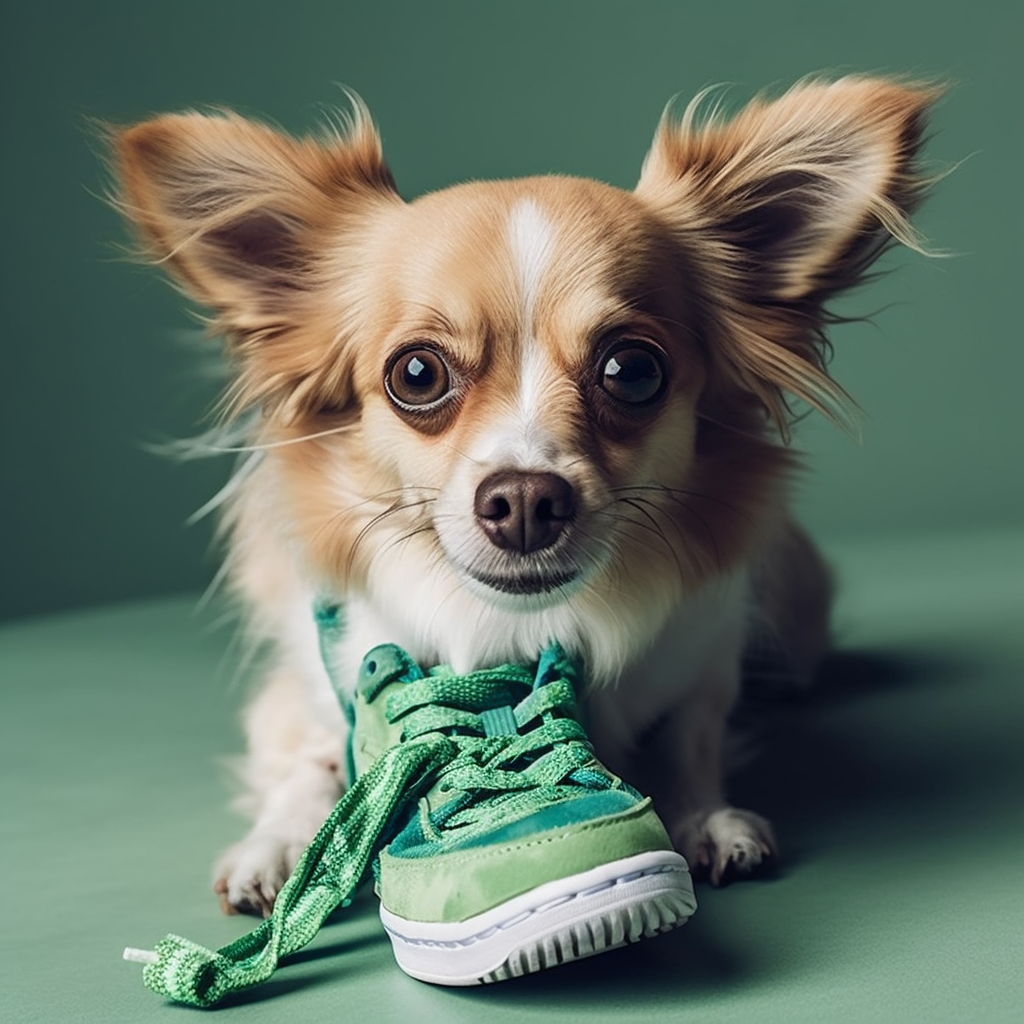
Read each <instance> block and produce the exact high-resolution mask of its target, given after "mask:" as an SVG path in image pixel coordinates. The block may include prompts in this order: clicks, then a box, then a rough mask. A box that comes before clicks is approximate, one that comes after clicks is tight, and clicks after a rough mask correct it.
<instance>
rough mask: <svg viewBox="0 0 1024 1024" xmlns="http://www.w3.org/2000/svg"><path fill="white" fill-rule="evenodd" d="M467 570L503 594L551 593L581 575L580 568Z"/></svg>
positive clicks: (481, 581) (487, 585)
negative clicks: (533, 570)
mask: <svg viewBox="0 0 1024 1024" xmlns="http://www.w3.org/2000/svg"><path fill="white" fill-rule="evenodd" d="M466 572H467V573H468V574H469V575H470V576H471V577H472V578H473V579H475V580H476V581H477V583H482V584H484V586H486V587H490V588H491V589H492V590H497V591H499V592H500V593H502V594H516V595H527V594H550V593H553V592H554V591H556V590H560V589H561V588H562V587H564V586H566V585H567V584H569V583H572V582H573V581H574V580H575V579H576V578H577V577H578V576H579V574H580V573H579V569H568V570H558V571H552V572H543V573H542V572H521V573H506V574H503V573H493V572H481V571H479V570H476V569H470V568H467V569H466Z"/></svg>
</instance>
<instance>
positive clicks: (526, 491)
mask: <svg viewBox="0 0 1024 1024" xmlns="http://www.w3.org/2000/svg"><path fill="white" fill-rule="evenodd" d="M575 510H576V502H575V496H574V494H573V490H572V484H570V483H569V481H568V480H566V479H565V478H564V477H560V476H558V474H557V473H523V472H520V471H518V470H507V471H505V472H501V473H492V474H491V475H490V476H489V477H487V478H486V479H484V480H483V481H481V483H480V486H479V487H478V488H477V489H476V499H475V500H474V502H473V511H474V512H475V513H476V520H477V522H478V523H479V524H480V528H481V529H482V530H483V531H484V533H486V534H487V537H488V539H489V540H490V542H491V543H492V544H493V545H494V546H495V547H499V548H508V549H510V550H513V551H518V552H519V553H520V554H522V555H525V554H529V552H531V551H540V550H541V549H542V548H546V547H550V546H551V545H552V544H554V543H555V541H556V540H558V536H559V534H560V533H561V532H562V530H563V529H564V527H565V524H566V523H567V522H568V521H569V520H570V519H572V516H573V513H574V512H575Z"/></svg>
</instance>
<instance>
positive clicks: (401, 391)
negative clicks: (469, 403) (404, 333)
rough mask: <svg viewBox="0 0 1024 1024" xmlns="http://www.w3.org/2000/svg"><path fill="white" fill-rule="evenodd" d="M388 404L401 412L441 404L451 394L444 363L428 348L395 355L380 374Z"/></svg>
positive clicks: (449, 380) (406, 350)
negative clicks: (393, 405)
mask: <svg viewBox="0 0 1024 1024" xmlns="http://www.w3.org/2000/svg"><path fill="white" fill-rule="evenodd" d="M384 386H385V387H386V388H387V392H388V396H389V397H390V398H391V400H392V401H393V402H394V403H395V404H396V405H398V406H399V407H401V408H403V409H423V408H426V407H428V406H432V405H436V404H437V403H438V402H441V401H443V400H444V399H445V398H446V397H447V396H448V395H449V394H450V393H451V391H452V380H451V373H450V372H449V370H448V365H447V363H445V361H444V360H443V359H442V358H441V356H439V355H438V354H437V352H435V351H434V350H433V349H430V348H407V349H405V350H404V351H402V352H399V353H398V355H397V356H395V357H394V358H393V359H392V360H391V362H390V363H389V364H388V367H387V370H386V371H385V373H384Z"/></svg>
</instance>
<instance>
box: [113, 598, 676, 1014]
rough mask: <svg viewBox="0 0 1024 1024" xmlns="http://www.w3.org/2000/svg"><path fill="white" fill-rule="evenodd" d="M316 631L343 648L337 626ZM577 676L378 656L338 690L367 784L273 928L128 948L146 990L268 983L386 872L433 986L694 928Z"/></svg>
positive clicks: (646, 804) (347, 805)
mask: <svg viewBox="0 0 1024 1024" xmlns="http://www.w3.org/2000/svg"><path fill="white" fill-rule="evenodd" d="M318 620H319V621H320V625H321V637H322V640H323V641H324V644H325V647H327V646H329V643H330V632H331V631H330V625H331V620H330V618H329V617H325V614H324V613H323V611H322V610H321V612H320V613H318ZM325 627H326V628H325ZM329 653H330V652H329V650H325V655H328V656H326V657H325V662H326V663H327V665H328V666H330V664H331V658H330V657H329ZM575 676H576V671H575V666H574V664H573V662H572V661H571V660H570V659H569V658H568V657H567V656H566V655H565V654H564V652H563V651H562V650H561V648H560V647H558V646H557V645H553V646H552V647H550V648H549V649H548V650H547V651H545V652H544V654H543V655H542V657H541V658H540V661H539V663H538V664H537V665H536V666H532V667H529V668H527V667H523V666H518V665H502V666H499V667H497V668H493V669H483V670H480V671H477V672H471V673H469V674H468V675H462V676H460V675H456V674H454V673H453V672H452V671H451V670H450V669H448V668H447V667H445V666H441V667H439V668H435V669H432V670H431V671H430V672H428V673H425V672H424V671H423V670H422V669H421V668H420V666H418V665H417V664H416V663H415V662H414V661H413V660H412V659H411V658H410V657H409V656H408V655H407V654H406V653H405V652H404V651H403V650H402V649H401V648H399V647H396V646H394V645H385V646H382V647H377V648H375V649H374V650H373V651H371V652H370V653H369V654H368V655H367V656H366V658H365V659H364V661H363V664H362V667H361V670H360V673H359V680H358V685H357V687H356V690H355V694H354V697H349V696H348V695H347V691H345V692H343V691H342V690H341V687H339V686H337V684H336V688H337V689H338V690H339V696H340V697H341V699H342V702H343V706H345V710H346V712H347V713H348V714H349V717H350V719H351V721H352V723H353V727H352V730H351V734H350V736H351V738H350V755H349V756H350V765H349V767H350V774H349V778H350V779H353V780H354V782H353V784H352V786H351V788H350V789H349V790H348V792H347V793H345V795H344V796H343V797H342V798H341V800H340V801H339V802H338V804H337V806H336V807H335V809H334V811H332V813H331V815H330V816H329V817H328V819H327V821H326V822H325V823H324V825H323V827H322V828H321V829H320V831H319V832H318V833H317V835H316V837H315V838H314V839H313V841H312V843H310V845H309V847H308V848H307V849H306V851H305V853H304V854H303V855H302V857H301V858H300V860H299V863H298V864H297V865H296V867H295V870H294V872H293V873H292V875H291V877H290V878H289V879H288V881H287V882H286V883H285V885H284V887H283V888H282V889H281V892H280V893H279V894H278V897H277V901H276V902H275V904H274V910H273V914H272V915H271V917H270V918H268V919H267V920H266V921H264V922H263V924H262V925H260V926H259V927H258V928H256V929H255V930H254V931H253V932H251V933H249V934H248V935H246V936H243V937H242V938H241V939H239V940H237V941H236V942H234V943H232V944H231V945H229V946H225V947H224V948H223V949H220V950H217V951H213V950H208V949H205V948H203V947H201V946H198V945H196V944H195V943H192V942H190V941H189V940H187V939H182V938H180V937H178V936H174V935H169V936H167V937H166V938H165V939H163V940H161V942H159V943H158V944H157V946H156V949H155V950H154V951H153V952H152V953H148V952H140V951H138V950H132V951H130V952H131V954H132V955H131V956H130V957H129V958H130V959H141V960H143V961H144V962H145V963H146V966H145V968H144V971H143V978H144V980H145V982H146V984H147V985H148V986H149V987H150V988H151V989H153V990H154V991H156V992H159V993H161V994H163V995H166V996H169V997H170V998H172V999H176V1000H178V1001H180V1002H186V1003H191V1004H192V1005H197V1006H211V1005H213V1004H214V1003H216V1002H218V1001H220V999H222V998H223V996H224V995H226V994H227V993H229V992H232V991H235V990H237V989H240V988H245V987H248V986H251V985H254V984H257V983H259V982H261V981H264V980H266V979H267V978H269V977H270V975H271V974H272V973H273V971H274V969H275V968H276V966H277V963H278V961H279V959H280V958H281V957H283V956H286V955H287V954H289V953H292V952H294V951H295V950H297V949H299V948H301V947H302V946H304V945H305V944H306V943H308V942H309V941H310V940H311V939H312V938H313V937H314V935H315V934H316V933H317V931H318V930H319V928H320V925H321V924H322V923H323V921H324V919H325V918H326V917H327V916H328V914H330V913H331V911H333V910H334V909H335V908H336V907H337V906H338V905H339V904H341V903H343V902H345V901H347V900H348V899H350V897H351V895H352V893H353V892H354V891H355V889H356V888H357V887H358V885H359V884H360V882H361V881H362V880H363V879H364V877H365V876H366V875H367V873H368V871H369V870H370V869H371V867H372V870H373V873H374V876H375V878H376V889H377V893H378V895H379V897H380V900H381V908H380V914H381V920H382V921H383V923H384V927H385V928H386V929H387V932H388V935H389V936H390V938H391V943H392V947H393V949H394V954H395V958H396V960H397V961H398V964H399V966H400V967H401V968H402V969H403V970H404V971H405V972H406V973H408V974H410V975H412V976H413V977H414V978H419V979H421V980H423V981H429V982H433V983H435V984H442V985H475V984H480V983H485V982H493V981H500V980H503V979H506V978H511V977H515V976H518V975H522V974H527V973H530V972H532V971H538V970H542V969H544V968H546V967H553V966H555V965H557V964H561V963H565V962H567V961H570V960H576V959H579V958H582V957H586V956H592V955H594V954H595V953H600V952H603V951H604V950H607V949H613V948H615V947H617V946H621V945H625V944H626V943H628V942H635V941H637V940H638V939H641V938H645V937H648V936H652V935H656V934H658V933H660V932H664V931H668V930H670V929H672V928H675V927H677V926H679V925H681V924H684V923H685V922H686V920H687V919H688V918H689V917H690V915H691V914H692V913H693V911H694V910H695V908H696V901H695V899H694V895H693V886H692V883H691V881H690V874H689V871H688V870H687V866H686V861H685V860H684V859H683V858H682V857H681V856H680V855H679V854H678V853H676V852H675V851H674V850H673V849H672V844H671V842H670V840H669V838H668V835H667V833H666V831H665V828H664V826H663V825H662V823H661V821H660V819H659V818H658V817H657V815H656V814H655V812H654V809H653V808H652V806H651V802H650V800H648V799H645V798H643V797H641V795H640V794H639V793H637V792H636V790H634V789H632V788H631V787H630V786H628V785H626V784H625V783H624V782H622V781H621V780H620V779H618V778H617V777H616V776H614V775H612V774H611V773H610V772H609V771H608V770H607V769H606V768H604V766H603V765H601V764H600V763H599V762H598V761H597V760H596V759H595V757H594V754H593V750H592V748H591V746H590V744H589V742H588V740H587V738H586V733H585V732H584V729H583V727H582V726H581V725H580V723H579V722H578V721H577V719H576V717H575V713H574V709H575V692H574V685H573V684H574V682H575Z"/></svg>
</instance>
